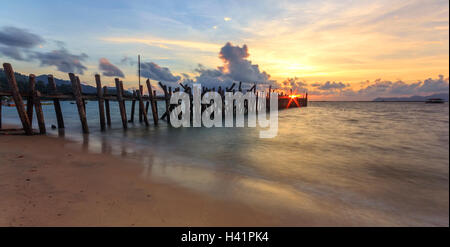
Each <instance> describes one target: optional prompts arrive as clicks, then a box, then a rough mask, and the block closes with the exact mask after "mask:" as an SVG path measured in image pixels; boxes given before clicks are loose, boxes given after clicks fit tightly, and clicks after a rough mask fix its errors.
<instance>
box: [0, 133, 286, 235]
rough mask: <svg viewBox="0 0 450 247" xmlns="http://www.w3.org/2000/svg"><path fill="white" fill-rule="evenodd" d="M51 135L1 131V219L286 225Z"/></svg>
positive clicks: (12, 222) (16, 222) (15, 222)
mask: <svg viewBox="0 0 450 247" xmlns="http://www.w3.org/2000/svg"><path fill="white" fill-rule="evenodd" d="M77 146H79V145H78V144H75V143H72V142H70V141H67V140H64V139H59V138H52V137H47V136H33V137H27V136H0V181H1V182H0V195H1V197H2V202H1V203H0V226H229V225H233V226H235V225H243V226H245V225H250V226H251V225H279V224H281V223H280V222H278V221H277V219H276V218H275V217H272V216H270V215H268V214H265V213H264V212H262V211H260V210H258V209H253V208H250V207H249V206H247V205H243V204H240V203H236V202H230V201H221V200H218V199H217V198H211V197H208V196H205V195H200V194H197V193H194V192H192V191H189V190H186V189H182V188H178V187H176V186H171V185H169V184H161V183H156V182H153V181H149V180H148V179H146V180H143V179H140V178H139V177H138V176H136V174H138V173H139V172H140V170H139V169H138V166H135V165H133V164H132V163H130V161H129V160H126V161H125V160H122V159H120V158H118V157H115V156H110V155H104V154H89V153H87V152H84V151H82V150H81V149H79V148H77Z"/></svg>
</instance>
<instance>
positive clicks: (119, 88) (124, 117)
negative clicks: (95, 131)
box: [115, 78, 128, 129]
mask: <svg viewBox="0 0 450 247" xmlns="http://www.w3.org/2000/svg"><path fill="white" fill-rule="evenodd" d="M115 81H116V91H117V102H118V103H119V110H120V117H121V118H122V126H123V128H124V129H128V123H127V113H126V110H125V102H124V100H123V96H122V93H123V92H122V88H123V86H122V85H121V83H120V81H119V79H118V78H116V79H115Z"/></svg>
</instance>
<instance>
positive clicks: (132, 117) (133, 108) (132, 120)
mask: <svg viewBox="0 0 450 247" xmlns="http://www.w3.org/2000/svg"><path fill="white" fill-rule="evenodd" d="M136 98H137V95H136V91H133V100H132V101H131V115H130V120H129V121H128V122H130V123H134V110H135V108H136ZM139 110H140V109H139ZM140 114H141V112H140V111H139V115H140ZM139 118H141V116H139ZM139 120H140V119H139Z"/></svg>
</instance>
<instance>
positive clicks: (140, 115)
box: [138, 85, 144, 123]
mask: <svg viewBox="0 0 450 247" xmlns="http://www.w3.org/2000/svg"><path fill="white" fill-rule="evenodd" d="M143 89H144V88H143V86H142V85H139V92H140V94H141V96H142V91H143ZM138 98H139V96H138ZM143 110H144V109H143V108H141V104H139V123H142V117H143V115H142V112H143Z"/></svg>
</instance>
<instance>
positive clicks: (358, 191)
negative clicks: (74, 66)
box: [3, 102, 449, 226]
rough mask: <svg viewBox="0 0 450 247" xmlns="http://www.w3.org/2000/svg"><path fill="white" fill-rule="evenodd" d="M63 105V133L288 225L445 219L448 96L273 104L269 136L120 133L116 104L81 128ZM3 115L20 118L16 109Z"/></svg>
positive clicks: (161, 129) (149, 174)
mask: <svg viewBox="0 0 450 247" xmlns="http://www.w3.org/2000/svg"><path fill="white" fill-rule="evenodd" d="M62 106H63V114H64V120H65V122H66V126H67V129H66V130H65V133H64V136H65V137H67V138H70V139H73V140H77V141H79V142H81V143H83V144H84V145H83V146H84V148H86V149H88V150H90V151H91V152H103V153H111V154H114V155H121V156H123V157H126V158H129V159H133V160H137V161H138V162H140V164H142V174H139V176H140V177H141V178H144V179H145V178H152V179H153V178H155V179H161V180H164V181H169V182H170V183H176V184H178V185H181V186H184V187H188V188H190V189H193V190H196V191H199V192H201V193H208V194H210V195H213V196H217V197H218V198H222V199H224V200H226V199H233V200H240V201H243V202H245V203H249V204H250V205H254V206H255V207H261V208H269V209H270V210H273V211H272V212H274V214H275V215H277V217H279V218H280V220H281V221H285V222H286V223H287V224H295V223H296V222H292V220H293V219H294V218H295V217H291V216H292V215H294V216H295V215H305V214H308V215H310V216H311V217H310V218H312V219H314V218H322V220H318V222H319V224H320V223H323V222H326V223H330V224H333V225H419V226H420V225H427V226H428V225H443V226H448V224H449V218H448V216H449V214H448V213H449V200H448V198H449V180H448V179H449V108H448V103H445V104H424V103H388V102H378V103H375V102H311V103H310V106H309V107H307V108H301V109H298V108H297V109H289V110H283V111H280V112H279V131H278V136H277V137H276V138H273V139H260V138H259V129H258V128H211V129H207V128H179V129H176V128H171V127H168V126H167V125H166V124H165V123H164V122H161V124H160V126H158V127H156V128H155V127H154V126H153V125H152V126H150V127H149V128H145V127H144V126H143V125H141V124H139V123H138V119H137V116H136V119H135V124H130V129H129V130H128V131H126V132H124V131H122V129H121V121H120V119H119V114H118V107H117V103H116V102H111V107H112V108H111V112H112V113H113V114H112V118H113V124H112V126H113V127H112V128H110V129H108V130H107V131H106V132H105V133H101V132H100V131H99V123H98V117H97V116H98V113H97V111H98V108H97V107H98V106H97V103H96V102H89V103H88V105H87V115H88V122H89V126H90V128H91V134H90V135H81V134H80V133H81V126H80V123H79V119H78V113H77V110H76V106H75V105H72V104H70V103H69V102H63V103H62ZM43 107H44V114H45V118H46V124H47V125H48V126H50V125H51V124H55V125H56V119H55V116H54V112H53V106H43ZM127 107H128V111H127V112H128V115H129V113H130V105H127ZM159 108H160V109H159V110H160V115H161V113H162V111H163V103H159ZM3 115H4V116H3V120H4V122H9V123H19V122H18V117H17V113H16V112H15V108H3ZM149 115H151V114H149ZM35 123H36V122H35ZM150 123H152V120H150ZM48 131H49V132H50V135H55V136H57V135H58V131H56V130H51V129H50V128H48ZM60 135H61V133H60ZM323 218H325V220H323Z"/></svg>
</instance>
